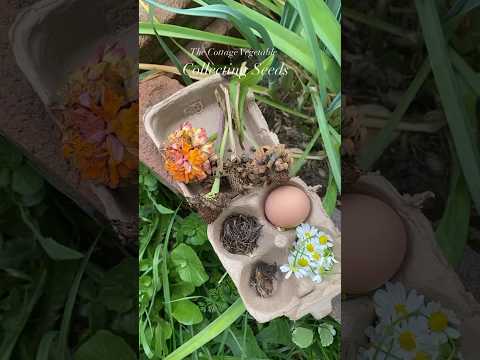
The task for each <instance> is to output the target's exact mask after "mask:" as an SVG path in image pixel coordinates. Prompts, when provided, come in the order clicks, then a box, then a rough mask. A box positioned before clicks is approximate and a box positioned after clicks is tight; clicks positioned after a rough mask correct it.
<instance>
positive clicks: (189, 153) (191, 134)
mask: <svg viewBox="0 0 480 360" xmlns="http://www.w3.org/2000/svg"><path fill="white" fill-rule="evenodd" d="M162 156H163V158H164V167H165V170H166V171H167V172H168V174H170V175H171V176H172V178H173V179H174V180H175V181H179V182H182V183H185V184H188V183H190V182H196V181H202V180H205V179H206V178H207V176H208V175H210V174H211V173H212V166H211V161H213V160H214V159H215V152H214V149H213V143H212V142H211V141H209V140H208V137H207V132H206V131H205V129H203V128H194V127H192V124H190V123H188V122H186V123H185V124H183V125H182V127H181V128H180V129H179V130H177V131H175V132H173V133H172V134H170V135H169V136H168V139H167V142H166V144H165V147H164V148H163V149H162Z"/></svg>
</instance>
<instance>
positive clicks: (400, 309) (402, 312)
mask: <svg viewBox="0 0 480 360" xmlns="http://www.w3.org/2000/svg"><path fill="white" fill-rule="evenodd" d="M395 312H396V313H397V315H399V316H407V315H408V311H407V307H406V306H405V304H397V305H395Z"/></svg>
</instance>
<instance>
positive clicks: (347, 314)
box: [342, 174, 480, 360]
mask: <svg viewBox="0 0 480 360" xmlns="http://www.w3.org/2000/svg"><path fill="white" fill-rule="evenodd" d="M350 192H352V193H358V194H364V195H368V196H372V197H375V198H377V199H379V200H382V201H384V202H385V203H386V204H388V205H390V206H391V207H392V208H393V209H394V210H395V211H396V212H397V213H398V215H399V216H400V217H401V218H402V220H403V222H404V224H405V227H406V230H407V254H406V256H405V260H404V262H403V264H402V266H401V267H400V270H399V271H398V273H397V274H396V275H395V276H394V278H393V279H392V280H391V281H393V282H397V281H398V282H401V283H402V284H403V285H404V286H405V287H406V288H407V289H416V290H417V292H418V293H420V294H422V295H425V297H426V298H427V299H428V300H430V301H436V302H439V303H441V305H442V306H444V307H445V308H447V309H450V310H452V311H454V312H455V314H456V315H457V316H458V318H459V319H460V321H461V325H460V333H461V334H462V338H461V339H462V340H461V349H460V350H461V352H462V355H463V356H464V358H465V359H467V360H469V359H472V360H474V359H478V349H479V347H478V339H480V304H479V303H478V302H477V301H476V300H475V298H474V297H473V295H472V294H470V293H469V292H468V291H466V289H465V287H464V285H463V283H462V282H461V280H460V278H459V277H458V275H457V273H456V272H455V269H453V268H452V266H451V265H450V264H449V263H448V261H447V260H446V259H445V257H444V255H443V253H442V252H441V250H440V248H439V247H438V245H437V241H436V238H435V232H434V231H433V229H432V225H431V223H430V221H429V220H428V219H427V218H426V217H425V216H424V215H423V213H422V212H421V210H420V209H421V206H422V203H423V202H424V201H425V199H426V198H428V197H430V196H431V195H432V194H431V193H422V194H417V195H403V196H402V195H400V194H399V193H398V191H397V190H396V189H395V188H394V186H393V185H392V184H391V183H390V182H388V180H386V179H385V178H384V177H382V176H381V175H378V174H368V175H364V176H362V177H361V178H360V179H359V180H358V182H357V183H356V184H355V185H354V186H352V190H351V191H350ZM342 316H343V319H342V320H343V321H342V324H343V328H342V359H347V360H349V359H352V360H353V359H357V354H358V350H359V347H360V346H361V345H365V344H366V337H365V329H366V328H367V327H368V326H371V325H372V323H373V322H374V320H375V318H376V317H375V310H374V305H373V300H372V298H371V295H370V296H363V297H358V298H354V299H352V300H346V301H343V303H342Z"/></svg>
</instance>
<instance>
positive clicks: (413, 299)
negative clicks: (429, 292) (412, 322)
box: [373, 282, 424, 322]
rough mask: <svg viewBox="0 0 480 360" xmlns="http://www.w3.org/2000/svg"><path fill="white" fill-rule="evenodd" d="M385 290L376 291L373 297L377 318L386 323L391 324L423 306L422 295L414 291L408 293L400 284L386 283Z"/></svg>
mask: <svg viewBox="0 0 480 360" xmlns="http://www.w3.org/2000/svg"><path fill="white" fill-rule="evenodd" d="M385 287H386V288H385V289H380V290H377V292H376V293H375V295H374V296H373V300H374V302H375V309H376V312H377V315H378V317H379V318H380V319H381V320H383V321H386V322H393V321H395V320H397V319H400V318H402V317H406V316H407V315H408V314H412V313H414V312H415V311H418V310H420V309H421V307H422V306H423V299H424V297H423V295H418V294H417V292H416V290H411V291H410V292H409V293H407V291H406V290H405V288H404V287H403V285H402V284H401V283H395V284H392V283H390V282H387V283H386V284H385Z"/></svg>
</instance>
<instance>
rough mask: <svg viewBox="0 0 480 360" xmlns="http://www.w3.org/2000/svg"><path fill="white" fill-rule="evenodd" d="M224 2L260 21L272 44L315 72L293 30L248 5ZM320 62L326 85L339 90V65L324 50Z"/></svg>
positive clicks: (301, 40) (306, 48)
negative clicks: (325, 76) (325, 77)
mask: <svg viewBox="0 0 480 360" xmlns="http://www.w3.org/2000/svg"><path fill="white" fill-rule="evenodd" d="M223 1H224V3H225V4H227V5H228V6H230V7H232V8H233V9H236V10H238V11H239V12H241V13H242V14H243V15H245V16H246V17H248V18H249V19H251V20H252V21H254V22H258V23H261V24H262V25H263V27H264V28H265V29H266V31H267V32H268V34H269V36H270V38H271V39H272V42H273V45H274V46H275V47H276V48H277V49H278V50H280V51H282V52H283V53H285V54H286V55H288V56H289V57H291V58H292V59H293V60H295V61H296V62H298V63H299V64H300V65H302V66H303V67H304V68H305V69H306V70H307V71H309V72H310V73H312V74H315V73H316V69H315V62H314V59H313V56H312V54H311V53H310V51H309V47H308V44H307V42H306V41H305V40H304V39H303V38H302V37H301V36H299V35H297V34H296V33H294V32H293V31H290V30H288V29H287V28H285V27H283V26H282V25H280V24H279V23H277V22H275V21H273V20H272V19H269V18H267V17H266V16H263V15H262V14H259V13H258V12H256V11H254V10H252V9H249V8H248V7H246V6H244V5H242V4H240V3H238V2H236V1H233V0H223ZM319 56H320V58H321V63H322V64H323V68H324V71H325V73H326V74H327V80H328V81H327V86H328V88H329V89H331V90H332V91H335V92H338V91H339V90H340V83H341V77H340V67H339V65H338V64H337V63H336V62H335V60H334V59H333V58H332V57H330V56H328V55H327V54H326V53H325V52H324V51H320V55H319Z"/></svg>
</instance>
